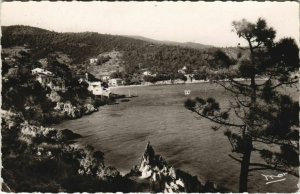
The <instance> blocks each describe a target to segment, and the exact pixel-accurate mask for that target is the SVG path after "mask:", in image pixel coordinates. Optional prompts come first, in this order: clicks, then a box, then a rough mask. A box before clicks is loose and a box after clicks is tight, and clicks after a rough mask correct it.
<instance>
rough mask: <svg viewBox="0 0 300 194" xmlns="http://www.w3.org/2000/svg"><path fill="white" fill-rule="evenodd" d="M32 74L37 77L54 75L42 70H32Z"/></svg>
mask: <svg viewBox="0 0 300 194" xmlns="http://www.w3.org/2000/svg"><path fill="white" fill-rule="evenodd" d="M31 73H32V75H36V74H44V75H53V73H52V72H51V71H47V70H45V69H42V68H35V69H33V70H31Z"/></svg>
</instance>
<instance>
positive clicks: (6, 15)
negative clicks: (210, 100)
mask: <svg viewBox="0 0 300 194" xmlns="http://www.w3.org/2000/svg"><path fill="white" fill-rule="evenodd" d="M1 5H2V6H1V25H5V26H7V25H16V24H22V25H30V26H36V27H40V28H45V29H48V30H54V31H57V32H83V31H93V32H99V33H106V34H118V35H139V36H144V37H148V38H153V39H157V40H170V41H178V42H198V43H203V44H209V45H215V46H236V45H237V43H239V42H241V41H240V40H239V39H238V38H237V36H236V35H235V34H234V33H233V32H231V30H232V26H231V22H232V21H233V20H240V19H242V18H245V19H247V20H249V21H252V22H254V21H256V20H257V19H258V17H263V18H265V19H266V20H267V23H268V24H269V25H270V26H272V27H274V28H275V29H276V31H277V38H282V37H293V38H295V39H297V40H299V7H298V2H235V3H233V2H209V3H208V2H194V3H191V2H180V3H178V2H176V3H174V2H4V3H2V4H1ZM241 43H242V42H241Z"/></svg>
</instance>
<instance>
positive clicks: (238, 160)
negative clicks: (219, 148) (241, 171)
mask: <svg viewBox="0 0 300 194" xmlns="http://www.w3.org/2000/svg"><path fill="white" fill-rule="evenodd" d="M228 156H229V157H230V158H232V159H233V160H235V161H237V162H239V163H242V160H240V159H237V158H236V157H234V156H233V155H231V154H228Z"/></svg>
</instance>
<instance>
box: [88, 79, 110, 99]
mask: <svg viewBox="0 0 300 194" xmlns="http://www.w3.org/2000/svg"><path fill="white" fill-rule="evenodd" d="M87 83H88V84H89V86H88V90H89V91H91V92H92V93H93V94H94V95H95V96H109V95H110V90H109V89H108V88H104V87H102V86H101V82H100V81H98V82H87Z"/></svg>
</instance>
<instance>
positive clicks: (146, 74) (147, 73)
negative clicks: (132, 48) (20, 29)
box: [143, 71, 152, 76]
mask: <svg viewBox="0 0 300 194" xmlns="http://www.w3.org/2000/svg"><path fill="white" fill-rule="evenodd" d="M143 75H145V76H149V75H152V73H151V72H150V71H144V72H143Z"/></svg>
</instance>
